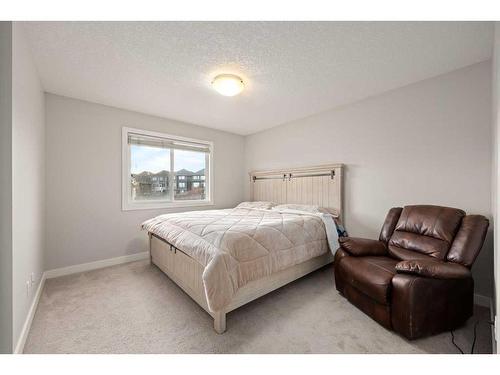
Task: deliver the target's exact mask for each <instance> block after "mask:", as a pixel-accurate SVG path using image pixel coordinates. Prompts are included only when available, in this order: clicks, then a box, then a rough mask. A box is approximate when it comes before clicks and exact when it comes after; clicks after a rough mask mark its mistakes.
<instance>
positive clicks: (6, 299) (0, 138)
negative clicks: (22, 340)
mask: <svg viewBox="0 0 500 375" xmlns="http://www.w3.org/2000/svg"><path fill="white" fill-rule="evenodd" d="M11 73H12V22H0V187H1V189H0V353H12V351H13V350H12V183H11V182H12V74H11Z"/></svg>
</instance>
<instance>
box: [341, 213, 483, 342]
mask: <svg viewBox="0 0 500 375" xmlns="http://www.w3.org/2000/svg"><path fill="white" fill-rule="evenodd" d="M488 225H489V222H488V219H487V218H485V217H484V216H481V215H466V214H465V212H464V211H462V210H459V209H455V208H449V207H439V206H429V205H427V206H425V205H420V206H406V207H404V208H400V207H396V208H391V210H390V211H389V213H388V214H387V217H386V219H385V222H384V225H383V226H382V230H381V232H380V237H379V240H378V241H377V240H369V239H362V238H353V237H341V238H339V243H340V248H339V249H338V250H337V252H336V254H335V261H334V272H335V284H336V288H337V290H338V291H339V292H340V293H341V294H343V295H344V296H345V297H346V298H347V299H348V300H349V301H350V302H351V303H352V304H354V305H355V306H357V307H358V308H359V309H361V310H362V311H363V312H365V313H366V314H368V315H369V316H370V317H372V318H373V319H374V320H375V321H377V322H379V323H380V324H382V325H383V326H384V327H386V328H388V329H392V330H394V331H396V332H398V333H399V334H401V335H403V336H405V337H406V338H408V339H415V338H419V337H423V336H427V335H432V334H436V333H439V332H442V331H447V330H452V329H454V328H456V327H458V326H460V325H462V324H463V323H465V321H467V319H468V318H469V317H471V316H472V309H473V306H474V280H473V279H472V276H471V272H470V268H471V266H472V264H473V263H474V261H475V259H476V257H477V255H478V254H479V251H480V250H481V248H482V246H483V242H484V238H485V236H486V231H487V229H488Z"/></svg>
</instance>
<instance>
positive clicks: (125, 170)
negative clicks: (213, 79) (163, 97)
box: [122, 127, 214, 211]
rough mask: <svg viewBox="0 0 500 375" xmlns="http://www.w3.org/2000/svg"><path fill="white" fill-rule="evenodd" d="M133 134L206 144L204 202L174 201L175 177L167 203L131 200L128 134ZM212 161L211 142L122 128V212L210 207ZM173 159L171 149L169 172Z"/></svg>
mask: <svg viewBox="0 0 500 375" xmlns="http://www.w3.org/2000/svg"><path fill="white" fill-rule="evenodd" d="M129 133H134V134H139V135H144V136H150V137H160V138H168V139H174V140H176V141H181V142H194V143H202V144H206V145H208V146H209V147H210V153H207V154H206V159H205V176H207V177H206V178H208V182H209V183H208V184H205V197H206V198H205V199H204V200H191V201H189V200H179V201H175V200H173V199H174V190H175V180H176V178H175V176H174V178H172V180H171V183H170V199H171V200H168V201H142V202H137V201H133V200H132V192H131V183H130V178H131V177H130V167H131V165H130V147H129V144H128V134H129ZM213 160H214V144H213V142H211V141H205V140H201V139H194V138H186V137H180V136H177V135H172V134H166V133H160V132H154V131H149V130H144V129H136V128H130V127H123V128H122V210H123V211H130V210H153V209H159V208H177V207H202V206H212V205H214V201H213V186H214V185H213V184H214V173H213ZM173 166H174V158H173V149H171V154H170V170H172V171H173V169H174V168H173Z"/></svg>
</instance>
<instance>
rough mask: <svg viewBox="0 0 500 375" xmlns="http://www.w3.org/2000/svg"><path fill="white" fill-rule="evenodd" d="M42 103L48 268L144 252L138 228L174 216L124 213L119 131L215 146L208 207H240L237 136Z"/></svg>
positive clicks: (66, 101) (52, 98)
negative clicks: (153, 219) (138, 131)
mask: <svg viewBox="0 0 500 375" xmlns="http://www.w3.org/2000/svg"><path fill="white" fill-rule="evenodd" d="M45 98H46V100H45V103H46V108H45V110H46V124H47V145H46V147H47V153H46V155H47V251H46V268H47V269H53V268H58V267H64V266H70V265H76V264H80V263H86V262H92V261H97V260H102V259H107V258H113V257H118V256H123V255H128V254H133V253H138V252H142V251H146V250H147V241H146V239H147V237H146V234H145V233H143V232H141V231H140V230H139V225H140V223H141V222H142V221H144V220H146V219H149V218H151V217H153V216H156V215H159V214H162V213H167V212H173V211H172V210H136V211H122V209H121V189H122V186H121V173H122V165H121V155H122V144H121V142H122V138H121V129H122V127H123V126H128V127H134V128H139V129H146V130H152V131H160V132H166V133H169V134H175V135H180V136H186V137H192V138H198V139H204V140H209V141H213V142H214V149H215V151H214V177H215V186H214V202H215V206H213V207H208V208H227V207H234V206H235V205H236V204H237V203H239V202H240V201H241V200H242V196H243V190H244V188H243V183H246V182H247V180H246V179H244V168H243V166H244V159H243V158H244V155H243V149H244V139H243V137H242V136H238V135H234V134H229V133H226V132H222V131H217V130H213V129H208V128H204V127H199V126H195V125H191V124H186V123H182V122H177V121H173V120H167V119H163V118H159V117H154V116H149V115H144V114H140V113H137V112H131V111H126V110H121V109H117V108H113V107H108V106H103V105H98V104H93V103H89V102H85V101H81V100H76V99H70V98H66V97H61V96H57V95H52V94H46V96H45ZM193 209H196V208H193V207H189V208H187V209H184V211H188V210H193ZM180 210H181V209H177V211H180Z"/></svg>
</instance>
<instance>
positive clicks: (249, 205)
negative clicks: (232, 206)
mask: <svg viewBox="0 0 500 375" xmlns="http://www.w3.org/2000/svg"><path fill="white" fill-rule="evenodd" d="M273 206H276V203H274V202H263V201H256V202H241V203H240V204H239V205H237V206H236V208H259V209H261V210H270V209H271V208H273Z"/></svg>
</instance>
